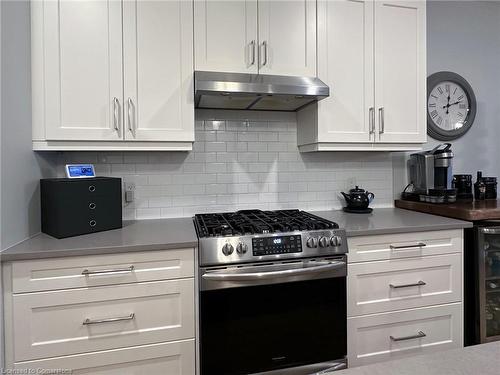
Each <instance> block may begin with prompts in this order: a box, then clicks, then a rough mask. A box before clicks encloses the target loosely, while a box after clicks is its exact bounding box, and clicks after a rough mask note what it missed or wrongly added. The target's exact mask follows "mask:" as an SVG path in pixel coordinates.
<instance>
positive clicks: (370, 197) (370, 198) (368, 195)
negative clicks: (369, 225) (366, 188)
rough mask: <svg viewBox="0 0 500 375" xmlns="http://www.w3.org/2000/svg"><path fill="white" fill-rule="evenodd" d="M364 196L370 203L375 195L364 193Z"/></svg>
mask: <svg viewBox="0 0 500 375" xmlns="http://www.w3.org/2000/svg"><path fill="white" fill-rule="evenodd" d="M366 196H367V197H368V201H369V202H370V203H371V202H372V200H373V198H375V194H373V193H369V192H368V193H366Z"/></svg>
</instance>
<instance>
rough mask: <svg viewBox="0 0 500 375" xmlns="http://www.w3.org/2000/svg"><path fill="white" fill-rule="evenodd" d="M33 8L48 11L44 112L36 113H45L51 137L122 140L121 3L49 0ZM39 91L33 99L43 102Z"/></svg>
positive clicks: (48, 132) (45, 45) (33, 4)
mask: <svg viewBox="0 0 500 375" xmlns="http://www.w3.org/2000/svg"><path fill="white" fill-rule="evenodd" d="M32 6H33V7H34V11H41V12H43V25H42V27H43V28H44V30H43V33H44V40H43V42H44V48H45V51H44V55H45V64H43V67H44V69H45V72H44V74H45V80H44V81H45V111H41V112H42V113H37V114H36V115H42V116H43V112H45V119H44V120H45V124H46V128H45V137H46V139H47V140H59V139H65V140H117V139H120V138H121V137H122V134H123V132H122V119H121V115H120V109H121V106H122V104H123V100H122V99H123V83H122V82H123V81H122V64H121V62H122V18H121V12H122V6H121V2H118V1H85V2H79V1H60V2H56V1H46V2H43V3H41V2H33V3H32ZM89 21H91V22H89ZM35 87H36V86H35ZM37 94H38V93H37V92H34V93H33V99H34V100H40V99H39V98H38V97H37V96H36V95H37ZM34 115H35V113H34ZM35 121H37V122H39V121H41V122H43V119H39V118H37V119H35Z"/></svg>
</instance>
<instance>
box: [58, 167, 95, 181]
mask: <svg viewBox="0 0 500 375" xmlns="http://www.w3.org/2000/svg"><path fill="white" fill-rule="evenodd" d="M65 169H66V177H68V178H92V177H95V169H94V165H93V164H66V168H65Z"/></svg>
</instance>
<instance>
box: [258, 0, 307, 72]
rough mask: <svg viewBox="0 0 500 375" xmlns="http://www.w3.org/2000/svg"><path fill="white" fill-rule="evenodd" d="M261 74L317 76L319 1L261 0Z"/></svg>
mask: <svg viewBox="0 0 500 375" xmlns="http://www.w3.org/2000/svg"><path fill="white" fill-rule="evenodd" d="M259 73H261V74H277V75H293V76H305V77H316V1H315V0H293V1H277V0H259Z"/></svg>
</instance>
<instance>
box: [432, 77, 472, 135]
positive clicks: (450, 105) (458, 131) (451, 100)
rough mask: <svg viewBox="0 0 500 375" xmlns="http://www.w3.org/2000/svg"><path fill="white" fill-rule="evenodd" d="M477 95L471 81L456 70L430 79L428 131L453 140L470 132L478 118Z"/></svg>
mask: <svg viewBox="0 0 500 375" xmlns="http://www.w3.org/2000/svg"><path fill="white" fill-rule="evenodd" d="M476 108H477V105H476V96H475V95H474V91H473V90H472V87H471V86H470V85H469V83H468V82H467V81H466V80H465V79H464V78H463V77H462V76H460V75H458V74H456V73H453V72H437V73H434V74H431V75H430V76H429V77H428V78H427V134H429V135H430V136H431V137H432V138H435V139H438V140H440V141H451V140H453V139H457V138H460V137H461V136H462V135H464V134H465V133H467V131H468V130H469V129H470V128H471V126H472V124H473V123H474V118H475V117H476Z"/></svg>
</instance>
